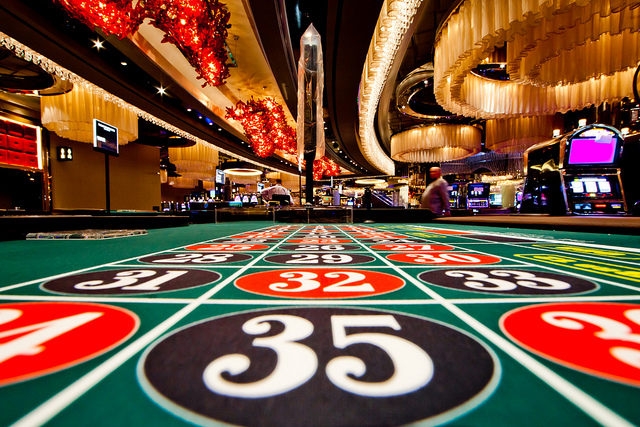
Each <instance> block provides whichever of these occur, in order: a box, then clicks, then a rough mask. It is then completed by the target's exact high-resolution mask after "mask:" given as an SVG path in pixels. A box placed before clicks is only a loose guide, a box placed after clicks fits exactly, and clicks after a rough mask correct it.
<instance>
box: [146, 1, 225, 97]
mask: <svg viewBox="0 0 640 427" xmlns="http://www.w3.org/2000/svg"><path fill="white" fill-rule="evenodd" d="M144 8H145V17H148V18H151V25H153V26H154V27H156V28H158V29H160V30H162V31H164V33H165V35H164V39H163V40H162V42H163V43H165V42H169V43H171V44H174V45H176V46H177V47H178V49H180V51H181V52H182V54H183V55H184V56H185V58H187V60H188V61H189V63H190V64H191V66H193V67H194V68H195V69H196V71H197V72H198V78H199V79H204V80H205V84H204V85H203V87H204V86H206V85H207V83H209V84H211V85H213V86H219V85H221V84H222V83H224V80H225V79H226V78H227V77H229V67H227V50H226V48H225V46H224V41H225V40H226V38H227V36H228V32H227V28H228V24H229V17H230V15H229V12H228V11H227V9H226V8H225V6H224V5H223V4H221V3H219V2H218V0H146V1H145V5H144Z"/></svg>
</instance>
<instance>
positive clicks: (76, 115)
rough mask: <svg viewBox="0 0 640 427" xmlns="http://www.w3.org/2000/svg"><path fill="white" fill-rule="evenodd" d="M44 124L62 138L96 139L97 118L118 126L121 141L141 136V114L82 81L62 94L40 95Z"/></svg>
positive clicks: (124, 141) (120, 143) (83, 140)
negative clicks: (126, 107) (84, 84)
mask: <svg viewBox="0 0 640 427" xmlns="http://www.w3.org/2000/svg"><path fill="white" fill-rule="evenodd" d="M40 109H41V111H42V124H43V126H44V127H46V128H47V129H49V130H50V131H52V132H55V133H56V134H57V135H58V136H60V137H61V138H66V139H71V140H73V141H79V142H86V143H89V144H91V143H92V142H93V119H98V120H100V121H103V122H105V123H109V124H110V125H112V126H115V127H117V128H118V144H119V145H124V144H127V143H129V142H131V141H135V140H136V139H138V116H137V115H136V114H135V113H133V112H131V111H129V110H127V109H124V108H121V107H120V106H119V105H117V104H115V103H113V102H110V101H107V100H105V99H104V98H101V97H100V96H99V95H97V94H95V93H93V92H92V91H91V90H89V89H88V88H86V87H84V86H82V85H75V86H74V87H73V90H71V91H70V92H67V93H65V94H62V95H53V96H43V97H42V98H41V99H40Z"/></svg>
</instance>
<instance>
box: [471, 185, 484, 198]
mask: <svg viewBox="0 0 640 427" xmlns="http://www.w3.org/2000/svg"><path fill="white" fill-rule="evenodd" d="M468 194H469V197H470V198H482V199H488V198H489V185H485V184H469V193H468Z"/></svg>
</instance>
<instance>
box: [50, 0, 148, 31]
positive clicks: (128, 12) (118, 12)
mask: <svg viewBox="0 0 640 427" xmlns="http://www.w3.org/2000/svg"><path fill="white" fill-rule="evenodd" d="M56 1H57V2H58V3H60V5H61V6H62V7H64V8H65V9H66V10H67V12H68V13H69V14H70V15H71V16H73V17H74V18H76V19H79V20H80V21H82V22H84V24H85V25H87V26H89V27H99V28H102V30H103V31H104V32H105V33H106V34H107V35H110V34H115V35H116V36H118V38H120V39H122V38H124V37H126V36H127V34H130V33H133V32H135V31H138V27H139V26H140V24H142V21H143V20H144V14H143V13H142V12H143V10H142V9H141V8H140V6H139V5H138V6H136V7H135V8H134V7H133V3H132V1H131V0H56Z"/></svg>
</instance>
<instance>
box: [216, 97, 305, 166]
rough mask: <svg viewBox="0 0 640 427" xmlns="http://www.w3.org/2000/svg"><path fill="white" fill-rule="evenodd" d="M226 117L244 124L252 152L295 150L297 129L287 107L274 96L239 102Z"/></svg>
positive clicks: (259, 154)
mask: <svg viewBox="0 0 640 427" xmlns="http://www.w3.org/2000/svg"><path fill="white" fill-rule="evenodd" d="M225 118H227V119H233V120H237V121H239V122H240V123H241V124H242V127H243V129H244V132H245V135H246V136H247V139H248V141H249V144H250V145H251V147H252V148H253V152H254V153H256V155H258V156H260V157H269V156H271V155H272V154H273V153H274V152H275V150H276V149H278V150H282V151H285V152H287V153H290V154H294V153H295V152H296V149H297V142H296V132H295V130H294V129H293V128H292V127H291V126H289V125H288V124H287V121H286V117H285V114H284V108H282V106H281V105H280V104H278V103H277V102H276V101H275V100H274V99H273V98H264V99H259V100H257V101H256V100H254V99H253V97H252V98H251V99H250V100H249V101H247V102H246V103H245V102H242V101H238V103H237V104H236V106H235V107H229V108H227V114H226V115H225Z"/></svg>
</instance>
